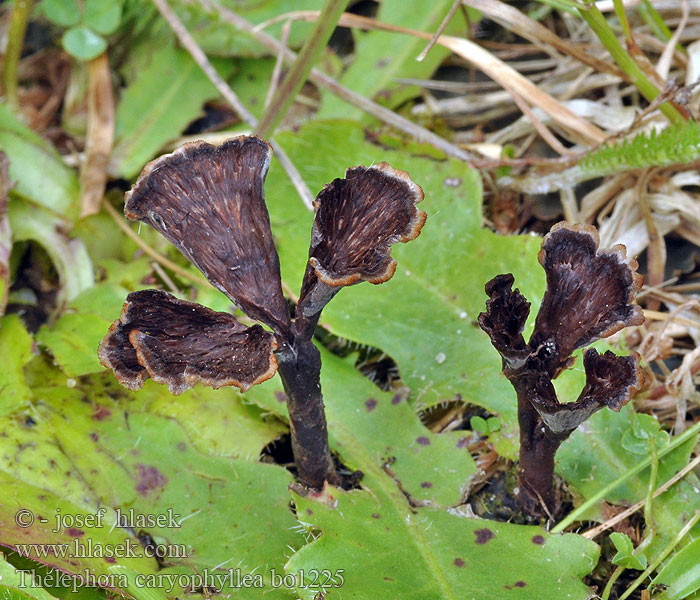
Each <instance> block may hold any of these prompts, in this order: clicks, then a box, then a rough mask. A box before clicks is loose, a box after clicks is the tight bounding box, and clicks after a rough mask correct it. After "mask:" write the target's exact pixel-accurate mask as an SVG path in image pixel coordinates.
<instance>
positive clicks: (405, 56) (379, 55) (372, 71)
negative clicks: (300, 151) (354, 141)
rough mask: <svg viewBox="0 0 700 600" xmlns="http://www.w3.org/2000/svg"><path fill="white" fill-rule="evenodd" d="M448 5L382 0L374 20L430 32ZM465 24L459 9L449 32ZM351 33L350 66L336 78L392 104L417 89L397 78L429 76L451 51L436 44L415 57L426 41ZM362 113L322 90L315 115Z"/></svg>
mask: <svg viewBox="0 0 700 600" xmlns="http://www.w3.org/2000/svg"><path fill="white" fill-rule="evenodd" d="M452 4H453V2H452V0H438V1H434V2H424V1H423V0H384V1H383V2H381V3H380V5H379V10H378V12H377V20H378V21H381V22H383V23H390V24H391V25H396V26H399V27H406V28H409V29H416V30H419V31H424V32H433V31H435V30H436V29H437V28H438V27H439V26H440V24H441V23H442V20H443V19H444V18H445V16H446V15H447V12H448V11H449V9H450V7H451V6H452ZM470 10H471V9H470ZM465 29H466V24H465V22H464V17H463V13H462V12H461V11H459V10H458V11H457V12H456V13H455V15H454V17H453V19H452V22H451V25H450V27H449V28H448V33H449V32H460V33H464V32H465ZM353 34H354V37H355V55H354V58H353V61H352V64H351V66H350V67H349V68H348V69H347V71H346V72H345V73H344V74H343V76H342V77H341V78H340V83H342V84H343V85H344V86H346V87H348V88H350V89H351V90H353V91H354V92H357V93H359V94H361V95H362V96H366V97H368V98H375V97H376V99H377V100H378V101H379V102H381V103H382V104H386V105H388V106H389V107H391V108H393V107H396V106H398V105H399V104H401V103H402V102H405V101H406V100H407V99H410V98H413V97H415V96H417V95H418V93H419V88H417V87H416V86H413V85H406V84H397V83H396V82H395V79H396V78H397V77H403V78H412V79H429V78H430V76H431V75H432V74H433V72H434V71H435V69H436V68H437V67H438V66H439V65H440V63H441V62H442V61H443V60H444V59H445V57H446V56H448V55H449V50H447V49H445V48H442V47H441V46H439V45H435V46H433V48H432V49H431V50H430V52H429V53H428V55H427V57H426V58H425V59H424V60H423V61H421V62H418V61H417V60H416V57H417V56H418V55H419V54H420V53H421V51H422V50H423V49H424V48H425V47H426V45H427V43H428V42H427V41H426V40H423V39H420V38H417V37H414V36H411V35H406V34H401V33H395V32H388V31H369V32H362V31H359V30H355V31H353ZM361 116H362V112H361V111H360V110H359V109H356V108H353V107H350V106H348V104H347V103H346V102H344V101H343V100H341V99H340V98H338V97H337V96H333V95H331V94H330V93H326V94H324V97H323V102H322V105H321V108H320V110H319V113H318V117H319V118H329V117H344V118H360V117H361Z"/></svg>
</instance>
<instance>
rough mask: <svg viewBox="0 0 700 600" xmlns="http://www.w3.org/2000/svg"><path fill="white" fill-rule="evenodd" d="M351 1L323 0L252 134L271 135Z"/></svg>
mask: <svg viewBox="0 0 700 600" xmlns="http://www.w3.org/2000/svg"><path fill="white" fill-rule="evenodd" d="M349 1H350V0H326V3H325V5H324V6H323V10H322V11H321V14H320V15H319V17H318V20H317V21H316V24H315V26H314V29H313V31H312V32H311V34H310V35H309V37H308V38H307V39H306V42H305V43H304V47H303V48H302V49H301V52H300V53H299V56H297V59H296V61H295V62H294V64H293V65H292V68H291V69H290V70H289V72H288V73H287V76H286V77H285V78H284V80H283V81H282V83H281V85H280V86H279V87H278V88H277V90H276V91H275V95H274V96H273V98H272V101H271V102H270V105H269V106H268V107H267V110H266V111H265V114H264V115H263V116H262V118H261V119H260V122H259V123H258V126H257V128H256V130H255V133H256V134H257V135H259V136H260V137H267V136H268V135H270V134H271V133H272V132H273V131H274V129H275V127H277V125H278V124H279V122H280V121H281V120H282V118H283V117H284V115H285V114H286V112H287V110H288V109H289V107H290V106H291V104H292V102H293V101H294V98H295V97H296V95H297V94H298V93H299V90H300V89H301V86H302V85H304V82H305V81H306V80H307V78H308V76H309V73H311V69H312V68H313V66H314V64H315V63H316V61H317V60H318V57H319V56H320V55H321V52H322V51H323V49H324V48H325V47H326V44H327V43H328V40H329V39H330V37H331V34H332V33H333V30H334V29H335V27H336V25H337V23H338V20H339V19H340V17H341V15H342V14H343V12H344V11H345V9H346V8H347V5H348V3H349Z"/></svg>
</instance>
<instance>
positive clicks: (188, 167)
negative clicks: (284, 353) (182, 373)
mask: <svg viewBox="0 0 700 600" xmlns="http://www.w3.org/2000/svg"><path fill="white" fill-rule="evenodd" d="M270 156H271V149H270V146H269V145H268V144H267V142H264V141H263V140H261V139H259V138H256V137H246V136H241V137H238V138H234V139H231V140H228V141H227V142H225V143H224V144H223V145H221V146H218V147H217V146H212V145H210V144H206V143H204V142H194V143H191V144H185V145H184V146H182V147H181V148H178V149H177V150H176V151H175V152H173V153H172V154H166V155H165V156H162V157H160V158H158V159H157V160H154V161H153V162H151V163H149V164H148V165H146V167H145V168H144V170H143V172H142V173H141V176H140V177H139V178H138V180H137V182H136V184H135V185H134V187H133V188H132V189H131V191H130V192H128V193H127V196H126V206H125V208H124V212H125V213H126V215H127V217H129V218H130V219H139V220H141V221H144V222H146V223H148V224H149V225H151V226H152V227H154V228H155V229H156V230H158V231H159V232H160V233H161V234H163V235H164V236H165V237H166V238H167V239H168V240H170V241H171V242H172V243H173V244H174V245H175V246H176V247H177V248H178V250H180V252H182V253H183V254H184V255H185V256H186V257H187V258H188V259H189V260H190V261H191V262H192V263H193V264H195V265H196V266H197V268H199V270H200V271H202V273H204V275H205V276H206V277H207V279H208V280H209V281H210V282H211V283H212V285H214V286H215V287H216V288H218V289H219V290H221V291H222V292H224V293H225V294H226V295H227V296H228V297H229V298H230V299H231V300H233V301H234V302H235V303H236V304H238V306H240V307H241V309H242V310H243V311H244V312H245V313H246V314H247V315H248V316H249V317H251V318H253V319H256V320H258V321H262V322H263V323H266V324H268V325H269V326H270V327H272V328H273V329H275V330H276V331H279V332H286V331H288V330H289V326H290V321H289V313H288V311H287V307H286V304H285V300H284V297H283V295H282V286H281V280H280V267H279V258H278V256H277V250H276V249H275V245H274V243H273V239H272V232H271V230H270V217H269V214H268V212H267V207H266V206H265V196H264V192H263V183H264V181H265V176H266V174H267V169H268V167H269V165H270Z"/></svg>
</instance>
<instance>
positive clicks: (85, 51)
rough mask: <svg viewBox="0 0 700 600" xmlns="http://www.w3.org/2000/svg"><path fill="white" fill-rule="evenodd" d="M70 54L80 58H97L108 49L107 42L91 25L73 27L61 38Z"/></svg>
mask: <svg viewBox="0 0 700 600" xmlns="http://www.w3.org/2000/svg"><path fill="white" fill-rule="evenodd" d="M61 43H62V44H63V48H64V49H65V51H66V52H68V54H70V55H71V56H74V57H75V58H77V59H80V60H92V59H93V58H97V57H98V56H99V55H100V54H102V53H103V52H104V51H105V50H106V49H107V42H106V41H105V40H104V38H102V37H100V36H99V35H98V34H96V33H95V32H94V31H93V30H92V29H90V28H89V27H85V26H84V25H81V26H80V27H71V28H70V29H69V30H68V31H66V32H65V33H64V34H63V38H62V39H61Z"/></svg>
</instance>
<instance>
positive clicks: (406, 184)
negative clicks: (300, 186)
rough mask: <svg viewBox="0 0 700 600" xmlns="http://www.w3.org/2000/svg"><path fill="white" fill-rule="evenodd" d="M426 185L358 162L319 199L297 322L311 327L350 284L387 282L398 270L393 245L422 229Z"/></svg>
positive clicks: (383, 166) (380, 166)
mask: <svg viewBox="0 0 700 600" xmlns="http://www.w3.org/2000/svg"><path fill="white" fill-rule="evenodd" d="M421 200H423V190H422V189H421V188H420V187H419V186H417V185H416V184H415V183H413V181H411V179H410V177H409V176H408V173H405V172H404V171H398V170H396V169H393V168H392V167H390V166H389V165H388V164H386V163H383V162H382V163H379V164H377V165H373V166H371V167H353V168H350V169H347V170H346V172H345V179H335V180H334V181H332V182H331V183H329V184H328V185H326V186H325V187H324V188H323V190H321V192H320V193H319V195H318V196H317V197H316V200H315V201H314V208H315V214H314V224H313V228H312V230H311V247H310V249H309V262H308V264H307V267H306V273H305V274H304V281H303V283H302V287H301V295H300V299H299V307H298V310H297V326H299V325H300V324H301V322H302V321H303V322H304V326H305V327H306V329H307V331H308V330H313V327H314V326H315V325H316V323H317V322H318V317H319V315H320V313H321V310H322V309H323V307H324V306H325V305H326V304H327V303H328V302H329V301H330V299H331V298H332V297H333V296H334V295H335V294H336V293H337V292H338V291H339V290H340V288H342V287H344V286H348V285H353V284H356V283H360V282H361V281H369V282H370V283H374V284H379V283H384V282H385V281H388V280H389V279H391V278H392V276H393V275H394V272H395V271H396V261H395V260H394V259H393V258H392V257H391V246H392V245H393V244H395V243H397V242H408V241H410V240H413V239H415V238H416V237H418V235H419V234H420V231H421V228H422V227H423V224H424V223H425V218H426V215H425V213H424V212H423V211H421V210H418V209H417V208H416V204H418V203H419V202H420V201H421Z"/></svg>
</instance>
